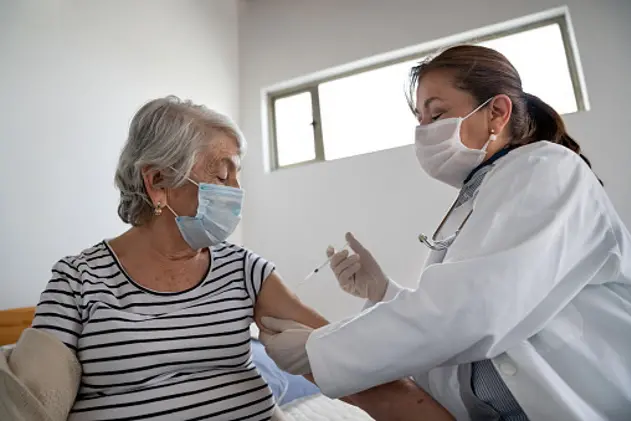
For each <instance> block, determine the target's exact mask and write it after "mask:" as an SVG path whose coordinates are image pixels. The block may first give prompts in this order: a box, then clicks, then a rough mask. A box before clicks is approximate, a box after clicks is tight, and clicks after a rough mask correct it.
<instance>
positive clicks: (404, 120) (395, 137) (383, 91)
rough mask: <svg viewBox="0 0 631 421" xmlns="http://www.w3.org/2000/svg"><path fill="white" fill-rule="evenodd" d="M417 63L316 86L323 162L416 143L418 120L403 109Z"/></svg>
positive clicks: (373, 71) (400, 64) (402, 64)
mask: <svg viewBox="0 0 631 421" xmlns="http://www.w3.org/2000/svg"><path fill="white" fill-rule="evenodd" d="M416 62H418V60H415V61H413V62H406V63H399V64H395V65H393V66H388V67H384V68H381V69H376V70H371V71H368V72H364V73H360V74H357V75H353V76H349V77H345V78H342V79H337V80H333V81H331V82H326V83H322V84H321V85H320V86H319V94H320V116H321V118H322V137H323V138H324V156H325V158H326V159H337V158H344V157H347V156H352V155H359V154H363V153H368V152H375V151H379V150H382V149H388V148H394V147H397V146H402V145H407V144H410V143H412V142H413V141H414V127H415V125H416V119H415V118H414V115H413V114H412V113H411V112H410V110H409V108H408V106H407V102H406V100H405V86H406V81H407V75H408V73H409V71H410V68H411V67H412V65H413V64H415V63H416Z"/></svg>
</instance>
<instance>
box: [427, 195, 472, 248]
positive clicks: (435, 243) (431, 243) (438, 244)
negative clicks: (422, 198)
mask: <svg viewBox="0 0 631 421" xmlns="http://www.w3.org/2000/svg"><path fill="white" fill-rule="evenodd" d="M457 204H458V200H456V201H455V202H454V203H453V204H452V205H451V207H450V208H449V210H448V211H447V214H446V215H445V217H444V218H443V220H442V221H441V222H440V225H438V228H436V231H434V234H433V235H432V239H431V240H430V239H429V238H427V235H425V234H422V233H421V234H419V235H418V240H419V241H420V242H421V243H423V244H425V245H426V246H427V247H428V248H429V249H430V250H434V251H443V250H447V249H448V248H449V246H451V244H452V243H453V242H454V240H455V239H456V237H457V236H458V234H459V233H460V230H461V229H462V227H464V225H465V224H466V223H467V221H468V220H469V217H470V216H471V214H472V213H473V209H471V210H470V211H469V213H468V214H467V216H466V217H465V218H464V220H463V221H462V222H461V223H460V226H459V227H458V229H457V230H456V232H454V233H453V234H451V235H450V236H449V237H447V238H445V239H444V240H437V239H436V237H437V236H438V233H439V232H440V230H441V229H442V228H443V226H444V225H445V223H446V222H447V219H449V217H450V216H451V213H452V212H453V210H454V209H456V207H457V206H456V205H457Z"/></svg>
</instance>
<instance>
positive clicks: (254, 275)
mask: <svg viewBox="0 0 631 421" xmlns="http://www.w3.org/2000/svg"><path fill="white" fill-rule="evenodd" d="M274 269H276V268H275V267H274V264H273V263H272V262H269V261H267V260H265V259H263V258H262V257H261V256H258V255H257V254H255V253H252V252H251V251H247V252H246V254H245V262H244V270H245V288H246V289H247V291H248V295H249V296H250V299H251V300H252V302H253V303H256V299H257V297H258V295H259V292H260V291H261V286H263V281H265V280H266V279H267V277H268V276H270V275H271V274H272V272H274Z"/></svg>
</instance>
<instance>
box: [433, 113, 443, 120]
mask: <svg viewBox="0 0 631 421" xmlns="http://www.w3.org/2000/svg"><path fill="white" fill-rule="evenodd" d="M443 114H444V113H438V114H434V115H432V121H436V120H438V119H439V118H441V117H442V116H443Z"/></svg>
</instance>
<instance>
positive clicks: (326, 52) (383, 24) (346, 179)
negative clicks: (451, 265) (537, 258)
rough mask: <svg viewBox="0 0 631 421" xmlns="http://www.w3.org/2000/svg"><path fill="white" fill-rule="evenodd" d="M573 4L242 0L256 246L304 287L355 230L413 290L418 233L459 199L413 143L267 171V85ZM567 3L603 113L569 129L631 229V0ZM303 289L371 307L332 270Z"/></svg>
mask: <svg viewBox="0 0 631 421" xmlns="http://www.w3.org/2000/svg"><path fill="white" fill-rule="evenodd" d="M563 4H564V3H561V2H557V1H554V0H532V1H528V2H525V1H522V0H508V1H503V2H497V1H491V0H481V1H476V2H471V1H464V0H443V1H440V2H437V1H427V0H426V1H420V0H388V1H382V0H318V1H309V0H256V1H244V2H242V4H241V6H242V8H241V14H240V26H239V28H240V29H239V35H240V40H239V45H240V63H241V79H240V80H241V82H240V87H241V105H240V107H241V114H240V115H241V123H242V128H243V129H244V131H245V133H246V136H248V138H249V141H250V152H249V155H248V157H247V160H246V161H245V173H244V184H245V187H246V188H247V198H248V199H247V204H246V215H245V220H244V223H245V225H244V241H245V243H246V245H248V246H249V247H251V248H253V249H254V250H256V251H257V252H258V253H260V254H262V255H264V256H266V257H268V258H269V259H273V260H274V261H275V262H276V263H277V266H278V268H279V270H280V272H281V273H282V274H284V277H285V279H286V280H287V281H288V282H289V283H290V284H293V283H295V282H297V280H299V279H301V277H303V276H304V275H306V274H307V272H309V270H310V269H312V268H313V267H314V266H315V265H316V264H318V263H320V262H321V261H322V260H323V259H324V250H325V248H326V246H327V244H329V243H335V244H340V243H343V234H344V232H345V231H347V230H352V231H355V232H356V233H357V235H358V236H359V237H360V238H361V239H362V240H364V242H365V243H366V245H367V246H369V248H370V249H372V250H373V252H374V253H375V255H376V256H377V258H378V259H379V261H381V262H382V263H383V266H384V268H385V269H386V271H387V272H388V273H389V274H390V275H391V276H392V277H393V278H394V279H396V280H397V281H399V282H401V283H403V284H405V285H413V284H414V282H415V281H416V280H417V276H418V273H419V269H420V267H421V265H422V263H423V260H424V258H425V255H426V250H425V248H424V247H423V246H421V245H420V244H419V243H418V242H417V241H416V236H417V234H418V233H419V231H424V232H427V233H431V232H433V229H434V228H435V226H436V225H437V223H438V222H439V221H440V219H441V218H442V216H443V213H444V212H445V211H446V209H447V207H448V206H449V204H450V203H451V200H452V199H453V197H454V195H455V193H456V192H455V191H452V190H450V189H449V188H447V187H444V186H442V185H438V184H437V183H436V182H433V181H431V180H429V179H428V178H427V177H426V176H425V175H424V174H422V172H421V170H420V169H419V167H418V164H417V163H416V161H415V158H414V153H413V150H412V147H411V146H406V147H402V148H398V149H393V150H389V151H384V152H378V153H374V154H370V155H364V156H358V157H353V158H349V159H344V160H339V161H334V162H327V163H320V164H314V165H310V166H304V167H300V168H293V169H287V170H283V171H279V172H275V173H271V174H266V173H264V170H263V158H262V145H261V111H260V110H261V108H260V105H261V104H260V90H261V88H264V87H267V86H271V85H273V84H276V83H278V82H282V81H284V80H289V79H293V78H295V77H299V76H303V75H307V74H309V73H312V72H315V71H319V70H323V69H326V68H329V67H332V66H338V65H341V64H345V63H348V62H351V61H354V60H358V59H361V58H364V57H367V56H371V55H375V54H379V53H384V52H388V51H391V50H395V49H399V48H402V47H406V46H410V45H414V44H420V43H423V42H426V41H429V40H433V39H436V38H441V37H444V36H447V35H452V34H456V33H459V32H462V31H467V30H471V29H475V28H478V27H481V26H485V25H489V24H493V23H497V22H501V21H505V20H508V19H513V18H517V17H520V16H524V15H528V14H531V13H535V12H539V11H542V10H546V9H549V8H552V7H557V6H561V5H563ZM565 4H567V5H568V6H569V8H570V13H571V16H572V19H573V23H574V29H575V31H576V37H577V41H578V46H579V50H580V55H581V58H582V63H583V68H584V72H585V77H586V82H587V87H588V92H589V95H590V100H591V105H592V109H591V111H589V112H585V113H579V114H575V115H570V116H568V117H567V118H566V122H567V124H568V126H569V129H570V131H571V133H572V134H573V135H575V137H576V138H577V139H578V140H579V142H580V143H581V144H582V145H583V147H584V149H585V150H586V152H587V155H588V156H589V157H590V159H591V160H592V162H593V164H594V167H595V168H596V170H597V172H598V174H599V176H601V178H602V179H603V180H604V181H605V183H606V188H607V191H608V192H609V194H610V196H611V198H612V200H613V202H614V203H615V205H616V207H617V209H618V212H619V213H620V214H621V215H622V218H623V220H624V221H625V222H626V223H627V225H628V226H630V227H631V188H630V187H629V182H630V180H631V166H630V165H629V160H630V158H631V140H630V136H629V134H628V133H629V128H628V121H629V113H630V112H631V105H630V104H631V102H630V101H631V84H630V83H629V79H628V74H629V69H630V68H631V49H630V48H629V41H630V40H631V27H630V26H629V24H628V22H629V21H630V20H631V2H629V0H601V1H598V2H596V1H593V0H566V2H565ZM541 65H542V66H545V63H541ZM366 89H370V87H369V86H367V87H366ZM376 100H378V99H376ZM357 106H361V107H370V104H357ZM366 124H370V122H366ZM410 138H412V133H410ZM357 141H358V142H360V141H361V139H357ZM297 292H298V294H299V295H300V296H301V297H302V298H303V299H304V300H305V301H306V302H307V303H309V304H311V305H313V306H315V308H317V309H318V310H320V311H321V312H323V313H324V314H325V315H326V316H328V317H330V318H338V317H342V316H345V315H348V314H351V313H353V312H354V311H356V310H357V309H358V308H359V306H360V303H359V302H358V301H356V300H353V299H351V298H348V296H346V295H344V294H343V293H341V292H339V291H338V290H337V287H336V286H335V283H334V280H333V277H332V275H331V274H330V271H328V270H327V271H325V272H324V273H322V274H321V275H320V276H319V277H318V278H315V279H313V280H312V281H311V283H310V284H308V285H307V286H304V287H301V288H298V289H297Z"/></svg>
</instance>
